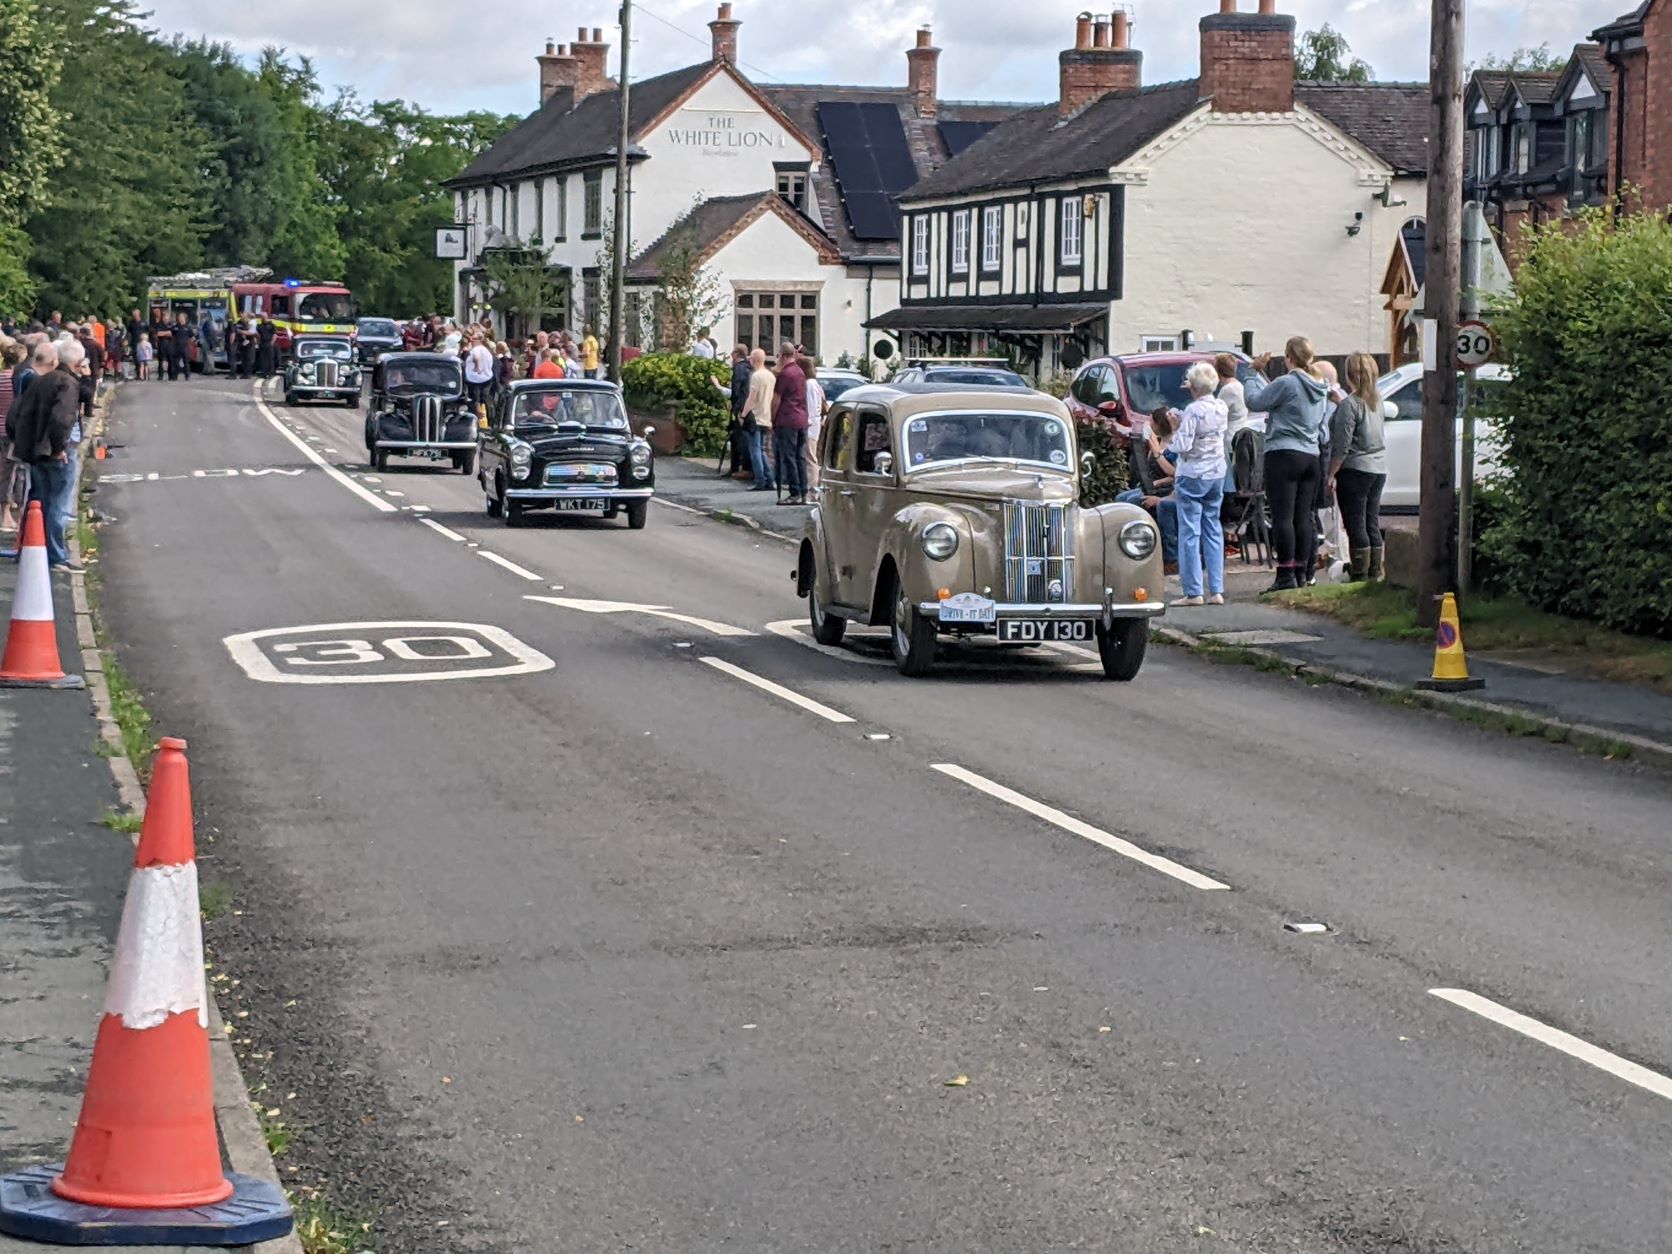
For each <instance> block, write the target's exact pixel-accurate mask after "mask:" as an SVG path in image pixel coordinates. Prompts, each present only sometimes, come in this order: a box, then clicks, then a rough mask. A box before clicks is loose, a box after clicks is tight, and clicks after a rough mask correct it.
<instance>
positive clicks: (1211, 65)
mask: <svg viewBox="0 0 1672 1254" xmlns="http://www.w3.org/2000/svg"><path fill="white" fill-rule="evenodd" d="M1201 31H1202V83H1201V94H1202V97H1203V99H1206V98H1208V97H1210V96H1211V97H1212V98H1213V109H1214V112H1215V113H1292V112H1293V111H1294V107H1295V19H1294V18H1292V17H1290V16H1288V15H1287V14H1280V13H1278V11H1277V0H1260V11H1259V12H1258V13H1239V12H1238V11H1237V0H1219V12H1218V13H1210V14H1209V15H1208V16H1207V17H1204V18H1203V19H1202V21H1201Z"/></svg>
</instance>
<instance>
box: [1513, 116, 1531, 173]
mask: <svg viewBox="0 0 1672 1254" xmlns="http://www.w3.org/2000/svg"><path fill="white" fill-rule="evenodd" d="M1532 168H1533V124H1532V123H1531V122H1522V123H1521V124H1520V125H1519V126H1517V127H1516V128H1515V172H1516V173H1517V174H1525V173H1526V172H1527V171H1528V170H1530V169H1532Z"/></svg>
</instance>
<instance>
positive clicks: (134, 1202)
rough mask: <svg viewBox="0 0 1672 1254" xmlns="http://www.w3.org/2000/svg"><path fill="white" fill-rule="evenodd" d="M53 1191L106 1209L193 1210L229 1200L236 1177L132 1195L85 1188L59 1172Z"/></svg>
mask: <svg viewBox="0 0 1672 1254" xmlns="http://www.w3.org/2000/svg"><path fill="white" fill-rule="evenodd" d="M52 1191H53V1192H54V1193H55V1194H57V1195H58V1196H59V1197H61V1198H63V1199H64V1200H65V1201H66V1202H78V1203H80V1204H81V1205H83V1206H96V1207H102V1208H103V1209H105V1210H192V1209H193V1208H195V1207H198V1206H214V1205H216V1204H218V1203H220V1202H224V1201H226V1199H227V1198H229V1197H231V1196H232V1181H230V1180H221V1181H219V1182H218V1183H216V1184H215V1186H214V1187H213V1188H208V1189H202V1190H200V1191H198V1192H196V1193H163V1194H160V1195H157V1194H148V1193H147V1194H139V1193H136V1194H134V1195H133V1196H132V1197H130V1196H128V1195H127V1194H124V1193H110V1192H105V1191H103V1190H94V1191H92V1192H83V1191H82V1190H80V1189H77V1188H76V1187H75V1185H73V1184H71V1183H70V1182H69V1181H67V1180H65V1179H64V1177H63V1175H62V1174H59V1175H57V1176H54V1177H53V1180H52Z"/></svg>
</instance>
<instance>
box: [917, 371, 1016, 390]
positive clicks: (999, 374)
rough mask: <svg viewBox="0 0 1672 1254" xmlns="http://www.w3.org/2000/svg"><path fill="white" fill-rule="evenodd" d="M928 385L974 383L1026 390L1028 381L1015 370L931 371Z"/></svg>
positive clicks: (926, 375)
mask: <svg viewBox="0 0 1672 1254" xmlns="http://www.w3.org/2000/svg"><path fill="white" fill-rule="evenodd" d="M923 378H924V381H925V382H926V383H973V384H974V385H976V386H977V387H984V388H1025V387H1027V385H1028V381H1027V380H1026V379H1024V378H1022V376H1021V375H1019V374H1017V373H1016V372H1015V371H1013V370H929V371H925V372H924V376H923Z"/></svg>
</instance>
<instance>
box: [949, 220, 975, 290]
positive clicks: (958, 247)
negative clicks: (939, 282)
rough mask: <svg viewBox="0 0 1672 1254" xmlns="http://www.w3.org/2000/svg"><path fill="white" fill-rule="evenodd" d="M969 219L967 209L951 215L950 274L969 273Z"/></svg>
mask: <svg viewBox="0 0 1672 1254" xmlns="http://www.w3.org/2000/svg"><path fill="white" fill-rule="evenodd" d="M970 217H971V213H970V210H968V209H959V210H956V211H955V212H954V213H953V215H952V273H953V274H968V273H969V272H970Z"/></svg>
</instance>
